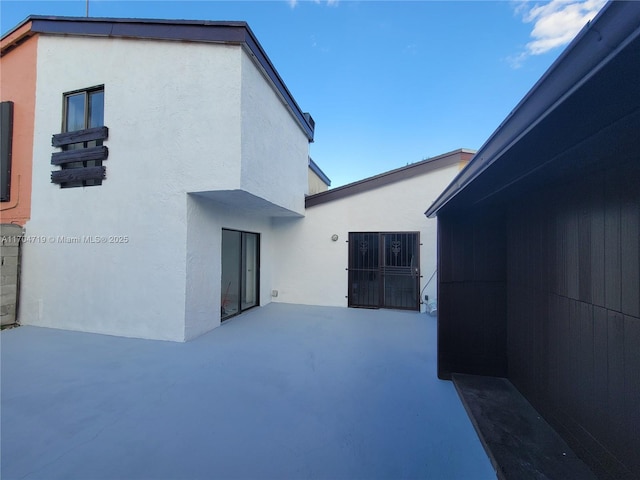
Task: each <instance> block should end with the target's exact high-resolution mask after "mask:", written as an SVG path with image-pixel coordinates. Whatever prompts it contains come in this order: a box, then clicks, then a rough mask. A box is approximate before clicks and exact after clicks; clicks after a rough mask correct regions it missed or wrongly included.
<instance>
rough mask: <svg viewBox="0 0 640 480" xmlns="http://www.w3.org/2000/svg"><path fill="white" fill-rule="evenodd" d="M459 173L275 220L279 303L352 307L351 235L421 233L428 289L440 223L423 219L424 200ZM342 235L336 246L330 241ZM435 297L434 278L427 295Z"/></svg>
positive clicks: (436, 174) (449, 170) (441, 173)
mask: <svg viewBox="0 0 640 480" xmlns="http://www.w3.org/2000/svg"><path fill="white" fill-rule="evenodd" d="M457 173H458V166H457V165H449V166H443V168H440V169H436V170H432V171H430V172H429V173H425V174H423V175H419V176H414V177H412V178H409V179H405V180H403V181H400V182H396V183H392V184H389V185H386V186H384V187H380V188H376V189H374V190H370V191H367V192H363V193H358V194H354V195H351V196H348V197H345V198H342V199H338V200H334V201H330V202H327V203H323V204H320V205H316V206H313V207H310V208H307V210H306V217H305V218H304V219H276V220H274V225H276V226H277V228H276V230H275V242H276V243H278V244H281V245H286V247H285V248H281V249H278V251H277V265H278V268H277V271H276V276H275V278H274V280H273V288H274V289H277V290H278V297H277V298H275V299H274V301H278V302H284V303H300V304H309V305H327V306H345V307H346V306H347V298H346V295H347V293H348V289H347V271H346V268H347V266H348V245H347V243H346V240H347V239H348V233H349V232H358V231H367V232H393V231H419V232H420V242H421V243H422V246H421V249H420V271H421V275H422V276H423V278H422V279H421V282H420V288H421V290H422V288H423V287H424V286H425V284H426V282H427V281H428V280H429V277H430V276H431V275H432V273H433V272H434V271H435V270H436V249H437V243H436V242H437V231H436V227H437V224H436V220H431V219H427V218H425V216H424V205H425V201H426V202H429V201H432V200H435V198H436V197H437V195H438V194H439V193H440V192H441V191H442V190H443V189H444V188H445V187H446V185H448V184H449V182H450V181H451V180H452V179H453V178H454V176H455V175H456V174H457ZM333 234H336V235H338V237H339V239H338V241H337V242H334V241H332V240H331V236H332V235H333ZM425 294H427V295H429V298H434V297H435V296H436V279H435V278H434V279H433V280H432V281H431V283H430V284H429V286H428V287H427V288H426V290H425V291H424V292H423V297H422V298H424V295H425Z"/></svg>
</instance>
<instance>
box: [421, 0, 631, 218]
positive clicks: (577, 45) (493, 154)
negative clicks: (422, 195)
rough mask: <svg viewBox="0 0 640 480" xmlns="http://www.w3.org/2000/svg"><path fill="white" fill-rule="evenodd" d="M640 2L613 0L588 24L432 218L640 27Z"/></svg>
mask: <svg viewBox="0 0 640 480" xmlns="http://www.w3.org/2000/svg"><path fill="white" fill-rule="evenodd" d="M639 25H640V2H624V1H610V2H608V3H607V4H606V5H605V6H604V7H603V8H602V10H601V11H600V12H598V14H597V15H596V17H595V18H594V19H593V20H591V21H590V22H589V23H587V24H586V25H585V26H584V27H583V28H582V30H580V32H579V33H578V35H576V37H575V38H574V39H573V41H572V42H571V43H570V44H569V45H568V46H567V48H566V49H565V50H564V51H563V52H562V53H561V54H560V55H559V56H558V58H557V59H556V60H555V61H554V62H553V64H552V65H551V66H550V67H549V68H548V69H547V71H546V72H545V73H544V74H543V75H542V77H540V79H539V80H538V81H537V82H536V83H535V84H534V86H533V87H532V88H531V89H530V90H529V92H528V93H527V94H526V95H525V96H524V97H523V98H522V100H520V102H519V103H518V104H517V105H516V107H515V108H514V109H513V110H512V111H511V113H509V115H508V116H507V117H506V118H505V119H504V120H503V121H502V122H501V123H500V125H499V126H498V128H497V129H496V130H495V131H494V132H493V133H492V134H491V136H490V137H489V138H488V139H487V141H485V143H484V144H483V145H482V146H481V147H480V149H479V150H478V151H477V153H476V154H475V156H474V157H473V158H472V159H471V161H470V162H469V164H468V165H467V167H466V168H464V169H463V170H462V171H461V172H460V173H459V174H458V175H457V176H456V178H454V180H453V181H452V182H451V183H450V184H449V186H448V187H447V188H446V189H445V190H444V191H443V192H442V193H441V194H440V195H439V196H438V198H437V199H436V200H435V201H434V202H433V203H432V205H431V206H430V207H429V208H428V209H427V211H426V212H425V215H426V216H427V217H429V218H432V217H434V216H436V215H437V213H438V211H439V210H440V209H441V208H442V207H443V206H445V205H446V204H447V203H449V202H450V201H451V200H452V199H453V198H454V197H455V196H456V195H457V194H458V193H460V192H461V191H462V190H463V189H464V188H466V187H467V185H469V184H470V183H471V182H472V181H474V180H475V179H476V178H477V177H478V176H479V175H480V174H482V173H483V172H484V171H485V170H486V169H487V168H488V167H489V166H491V165H492V164H493V163H494V162H495V161H496V160H497V159H498V158H500V157H501V156H502V155H503V154H504V153H505V152H506V151H507V150H508V149H509V148H511V146H512V145H513V144H514V143H515V142H517V141H518V139H519V138H521V137H522V135H524V133H526V132H527V131H529V130H530V129H531V128H532V126H534V125H535V124H536V123H537V121H539V120H540V119H541V118H544V117H546V116H547V115H548V114H549V113H550V112H551V111H552V110H554V109H555V108H557V107H558V106H559V105H560V104H561V103H562V102H563V101H564V100H565V99H566V98H567V96H569V95H570V94H571V93H572V92H573V91H575V89H576V88H578V86H579V85H581V84H582V83H583V82H584V81H585V80H586V79H588V78H590V77H591V75H592V74H593V73H594V72H595V71H597V70H599V69H600V68H601V67H602V66H603V65H604V64H606V63H607V62H608V60H610V57H611V55H612V54H615V53H616V52H617V49H618V48H619V46H620V45H622V44H624V43H625V42H626V41H628V39H629V38H630V37H633V36H634V35H637V34H638V31H639V30H640V27H639Z"/></svg>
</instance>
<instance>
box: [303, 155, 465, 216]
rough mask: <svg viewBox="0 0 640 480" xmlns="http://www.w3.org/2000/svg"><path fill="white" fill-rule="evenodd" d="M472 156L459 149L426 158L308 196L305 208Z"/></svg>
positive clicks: (382, 185) (446, 165) (365, 190)
mask: <svg viewBox="0 0 640 480" xmlns="http://www.w3.org/2000/svg"><path fill="white" fill-rule="evenodd" d="M473 154H474V151H473V150H467V149H466V148H460V149H458V150H454V151H452V152H448V153H444V154H442V155H438V156H437V157H432V158H428V159H426V160H422V161H420V162H416V163H412V164H411V165H407V166H405V167H400V168H396V169H395V170H390V171H388V172H385V173H381V174H380V175H375V176H373V177H368V178H365V179H363V180H359V181H357V182H353V183H350V184H348V185H343V186H341V187H336V188H332V189H331V190H327V191H326V192H320V193H316V194H315V195H309V196H308V197H307V198H306V199H305V207H307V208H309V207H313V206H315V205H320V204H322V203H327V202H332V201H334V200H339V199H341V198H346V197H349V196H351V195H356V194H358V193H363V192H368V191H369V190H373V189H376V188H380V187H384V186H386V185H390V184H392V183H395V182H399V181H402V180H406V179H408V178H412V177H415V176H416V175H422V174H424V173H428V172H430V171H433V170H436V169H438V168H442V167H448V166H450V165H455V164H457V163H460V162H466V161H468V160H469V159H470V158H471V157H472V156H473Z"/></svg>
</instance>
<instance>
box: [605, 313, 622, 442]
mask: <svg viewBox="0 0 640 480" xmlns="http://www.w3.org/2000/svg"><path fill="white" fill-rule="evenodd" d="M607 327H608V328H607V354H608V355H607V360H608V362H607V363H608V365H607V378H608V381H609V383H608V399H607V400H608V401H607V404H608V409H609V413H610V423H609V431H610V437H609V440H610V442H611V443H610V445H611V446H612V447H613V448H614V449H615V450H621V449H623V448H624V443H625V442H624V441H623V436H622V435H620V432H621V431H624V428H625V425H624V422H625V415H624V413H625V412H624V380H625V379H624V371H625V369H624V355H625V353H624V319H623V316H622V315H621V314H620V313H617V312H612V311H609V312H608V325H607Z"/></svg>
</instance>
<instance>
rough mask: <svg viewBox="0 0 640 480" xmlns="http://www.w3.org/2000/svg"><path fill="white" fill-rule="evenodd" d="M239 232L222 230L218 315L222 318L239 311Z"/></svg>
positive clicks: (240, 250) (240, 236)
mask: <svg viewBox="0 0 640 480" xmlns="http://www.w3.org/2000/svg"><path fill="white" fill-rule="evenodd" d="M241 238H242V235H241V233H240V232H236V231H235V230H222V285H221V290H222V291H221V294H222V298H221V301H220V315H221V318H222V319H223V320H225V319H227V318H229V317H231V316H232V315H236V314H237V313H238V311H239V305H238V303H239V299H240V260H241V258H242V256H241V253H242V249H241V243H240V241H241Z"/></svg>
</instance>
